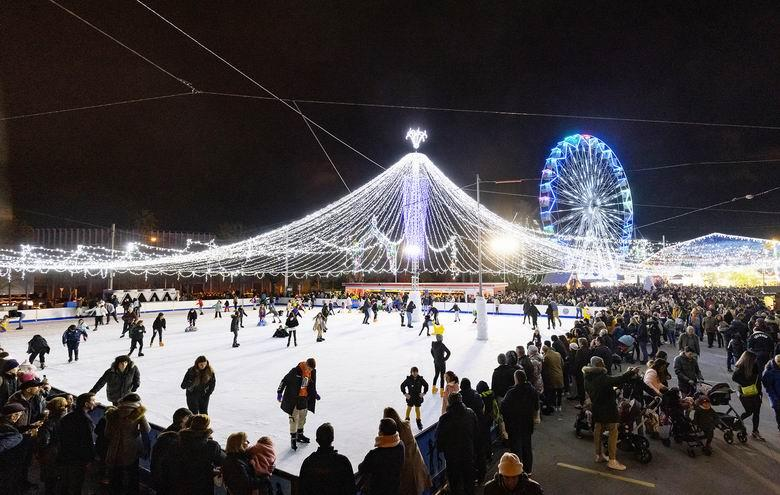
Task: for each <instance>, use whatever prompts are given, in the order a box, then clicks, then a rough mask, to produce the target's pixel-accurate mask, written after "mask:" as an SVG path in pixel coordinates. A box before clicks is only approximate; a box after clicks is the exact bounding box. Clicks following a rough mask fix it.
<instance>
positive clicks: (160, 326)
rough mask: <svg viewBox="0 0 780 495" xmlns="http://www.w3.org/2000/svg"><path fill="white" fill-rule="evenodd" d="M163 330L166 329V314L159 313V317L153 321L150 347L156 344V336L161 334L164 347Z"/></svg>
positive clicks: (161, 345)
mask: <svg viewBox="0 0 780 495" xmlns="http://www.w3.org/2000/svg"><path fill="white" fill-rule="evenodd" d="M163 330H165V315H163V314H162V313H158V314H157V318H155V319H154V322H152V340H151V341H149V347H152V346H153V345H154V338H155V337H156V336H157V335H158V334H159V336H160V338H159V342H160V347H163V346H164V345H165V344H164V343H163Z"/></svg>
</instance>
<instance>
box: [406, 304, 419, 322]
mask: <svg viewBox="0 0 780 495" xmlns="http://www.w3.org/2000/svg"><path fill="white" fill-rule="evenodd" d="M416 307H417V305H416V304H414V301H412V300H409V302H407V303H406V323H407V325H406V326H407V327H409V328H412V315H413V314H414V309H415V308H416Z"/></svg>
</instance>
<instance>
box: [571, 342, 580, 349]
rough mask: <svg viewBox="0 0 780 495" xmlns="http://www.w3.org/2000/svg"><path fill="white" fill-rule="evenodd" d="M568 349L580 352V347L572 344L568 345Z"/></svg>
mask: <svg viewBox="0 0 780 495" xmlns="http://www.w3.org/2000/svg"><path fill="white" fill-rule="evenodd" d="M569 349H571V350H572V351H578V350H580V346H579V345H577V344H575V343H574V342H572V343H571V344H569Z"/></svg>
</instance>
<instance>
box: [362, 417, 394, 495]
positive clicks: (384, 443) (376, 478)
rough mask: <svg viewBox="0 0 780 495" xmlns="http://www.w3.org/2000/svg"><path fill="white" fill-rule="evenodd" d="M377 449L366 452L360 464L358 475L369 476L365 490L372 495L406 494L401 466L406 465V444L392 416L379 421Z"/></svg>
mask: <svg viewBox="0 0 780 495" xmlns="http://www.w3.org/2000/svg"><path fill="white" fill-rule="evenodd" d="M374 445H375V446H376V448H375V449H373V450H371V451H369V452H368V454H366V457H365V458H364V459H363V462H361V463H360V465H359V466H358V475H359V476H360V475H364V476H367V477H368V482H367V483H366V484H367V486H361V488H362V489H363V491H365V492H367V493H369V494H371V495H406V494H401V493H399V490H400V488H401V468H402V467H403V465H404V458H405V454H404V444H403V442H401V438H400V435H399V434H398V425H396V423H395V421H394V420H392V419H391V418H382V419H381V420H380V421H379V436H377V437H376V440H375V443H374Z"/></svg>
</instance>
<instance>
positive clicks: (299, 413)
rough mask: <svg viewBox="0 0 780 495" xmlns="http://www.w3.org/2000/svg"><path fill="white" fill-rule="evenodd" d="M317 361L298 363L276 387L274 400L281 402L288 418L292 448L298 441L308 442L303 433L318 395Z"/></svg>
mask: <svg viewBox="0 0 780 495" xmlns="http://www.w3.org/2000/svg"><path fill="white" fill-rule="evenodd" d="M316 367H317V362H316V361H315V360H314V358H309V359H307V360H306V361H302V362H300V363H298V366H296V367H295V368H293V369H291V370H290V371H289V372H287V374H286V375H285V376H284V378H282V381H281V383H279V388H278V389H276V400H277V401H279V402H280V403H281V408H282V411H284V412H285V413H287V415H288V417H289V420H290V443H291V448H292V449H293V450H297V449H298V442H300V443H309V441H310V440H309V439H308V438H307V437H306V436H305V435H304V434H303V427H304V426H305V425H306V414H307V412H308V411H311V412H312V413H314V409H315V407H316V405H317V401H318V400H320V396H319V394H318V393H317V370H316Z"/></svg>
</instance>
